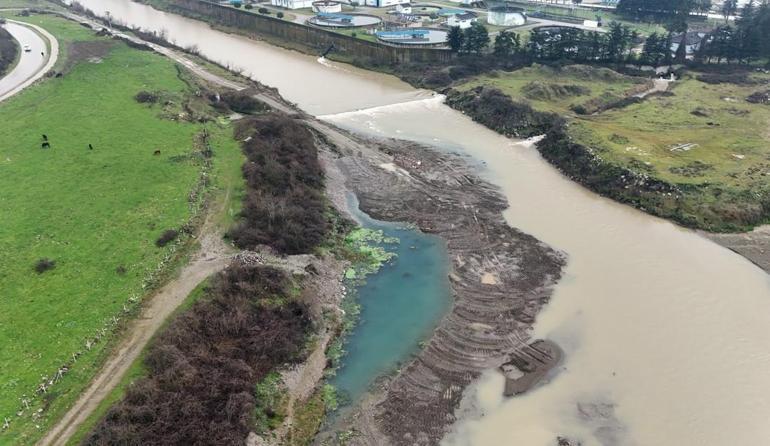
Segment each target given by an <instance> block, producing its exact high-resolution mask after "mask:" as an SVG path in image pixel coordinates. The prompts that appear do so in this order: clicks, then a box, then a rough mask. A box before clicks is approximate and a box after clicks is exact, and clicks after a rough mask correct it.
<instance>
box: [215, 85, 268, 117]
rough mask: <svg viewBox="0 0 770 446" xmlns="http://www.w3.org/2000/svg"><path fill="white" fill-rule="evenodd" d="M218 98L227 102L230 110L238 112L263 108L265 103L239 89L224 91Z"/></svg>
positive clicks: (247, 112)
mask: <svg viewBox="0 0 770 446" xmlns="http://www.w3.org/2000/svg"><path fill="white" fill-rule="evenodd" d="M220 99H221V100H222V102H224V103H225V104H227V106H228V107H229V108H230V110H232V111H234V112H238V113H245V114H249V113H254V112H257V111H262V110H265V105H264V104H263V103H262V102H260V101H258V100H256V99H254V97H252V96H251V95H249V94H247V93H243V92H240V91H232V90H230V91H226V92H224V93H222V94H221V95H220Z"/></svg>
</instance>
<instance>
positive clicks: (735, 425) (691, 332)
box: [80, 0, 770, 446]
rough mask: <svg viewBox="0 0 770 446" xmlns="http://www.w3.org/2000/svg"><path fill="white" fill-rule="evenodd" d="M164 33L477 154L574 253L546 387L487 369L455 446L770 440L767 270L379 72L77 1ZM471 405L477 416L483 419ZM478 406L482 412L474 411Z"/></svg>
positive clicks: (337, 115)
mask: <svg viewBox="0 0 770 446" xmlns="http://www.w3.org/2000/svg"><path fill="white" fill-rule="evenodd" d="M80 1H81V3H83V4H85V5H86V6H88V7H89V8H91V9H93V10H95V11H97V12H100V13H104V12H105V11H110V12H111V14H112V16H113V17H116V18H118V19H119V20H121V21H123V22H125V23H128V24H130V25H136V26H141V27H143V28H146V29H151V30H155V31H161V30H164V31H166V32H167V35H168V37H169V38H170V40H174V41H176V42H177V43H178V44H180V45H183V46H191V45H196V46H197V47H198V49H199V50H200V51H201V52H202V54H203V55H204V56H206V57H208V58H211V59H214V60H217V61H218V62H221V63H224V64H225V65H230V66H233V67H238V68H242V69H243V70H244V72H245V73H250V74H251V75H252V76H253V77H254V78H255V79H257V80H259V81H261V82H263V83H265V84H267V85H270V86H272V87H276V88H278V89H279V91H280V93H281V94H282V95H284V97H286V98H287V99H289V100H291V101H293V102H295V103H297V104H298V105H299V106H300V107H301V108H303V109H305V110H306V111H308V112H310V113H313V114H315V115H323V119H326V120H329V121H331V122H333V123H335V124H337V125H339V126H342V127H345V128H348V129H351V130H355V131H358V132H363V133H369V134H379V135H387V136H393V137H399V138H403V139H409V140H413V141H418V142H424V143H427V144H430V145H433V146H435V147H437V148H439V149H441V150H451V151H456V152H460V153H463V154H466V155H469V156H471V157H472V158H473V159H474V160H476V161H477V162H478V163H479V164H481V165H482V166H483V174H484V175H485V176H486V177H487V178H489V179H490V180H491V181H493V182H494V183H495V184H498V185H499V186H500V187H501V189H502V191H503V192H504V193H505V195H506V196H507V197H508V200H509V202H510V209H509V210H508V211H507V212H506V218H507V220H508V221H509V223H510V224H511V225H513V226H515V227H518V228H520V229H522V230H524V231H526V232H529V233H531V234H533V235H534V236H536V237H538V238H539V239H541V240H543V241H545V242H546V243H549V244H550V245H551V246H553V247H554V248H556V249H560V250H563V251H564V252H566V253H567V255H568V256H569V263H568V266H567V268H566V271H565V277H564V278H563V280H562V281H561V283H560V284H559V285H558V287H557V289H556V293H555V295H554V298H553V300H552V301H551V304H550V305H549V306H548V307H547V308H546V310H545V311H544V312H543V313H542V314H541V315H540V316H539V317H538V321H537V325H536V327H535V335H536V336H541V337H548V338H550V339H553V340H555V341H556V342H558V343H559V344H560V345H561V346H562V347H563V348H564V350H565V352H566V358H565V361H564V363H563V366H562V367H561V368H560V369H559V370H557V371H556V373H554V374H553V375H552V376H551V377H550V380H549V381H550V382H548V383H547V385H544V386H541V387H539V388H538V389H536V390H534V391H532V392H530V393H528V394H527V395H525V396H523V397H518V398H513V399H503V398H502V397H501V396H500V394H501V390H502V379H501V377H500V376H499V375H497V374H496V373H493V372H490V373H488V374H487V376H485V377H484V378H483V379H481V380H480V381H479V382H478V383H476V385H475V386H474V391H473V392H469V396H468V401H467V404H469V405H470V406H475V407H476V410H477V411H476V412H470V415H468V416H467V417H465V418H463V419H461V420H460V421H459V422H458V423H457V425H456V427H455V431H454V432H453V433H452V434H451V435H450V436H449V437H448V438H447V439H446V440H445V442H446V443H447V444H449V445H466V444H471V445H509V444H510V445H524V446H540V445H543V446H545V445H549V446H550V445H553V444H555V438H556V436H557V435H566V436H571V437H573V438H576V439H580V440H582V442H583V445H585V446H591V445H614V444H618V445H639V446H647V445H654V446H667V445H671V446H681V445H719V446H722V445H759V444H767V443H768V441H769V439H770V423H769V422H768V419H770V330H768V329H767V327H768V325H769V324H770V279H769V278H768V277H769V276H768V275H767V274H765V273H764V272H762V271H761V270H759V269H758V268H756V267H755V266H754V265H752V264H751V263H750V262H748V261H746V260H745V259H743V258H742V257H740V256H738V255H736V254H734V253H732V252H730V251H728V250H726V249H723V248H721V247H718V246H717V245H715V244H713V243H711V242H710V241H708V240H706V239H703V238H701V237H700V236H698V235H696V234H695V233H693V232H691V231H687V230H684V229H681V228H678V227H677V226H675V225H672V224H670V223H668V222H665V221H662V220H660V219H657V218H654V217H650V216H648V215H646V214H643V213H641V212H638V211H636V210H634V209H631V208H628V207H625V206H622V205H619V204H617V203H614V202H612V201H610V200H606V199H603V198H601V197H598V196H596V195H595V194H593V193H591V192H588V191H586V190H585V189H583V188H581V187H579V186H577V185H576V184H574V183H572V182H570V181H569V180H567V179H565V178H564V177H562V176H561V175H560V174H559V173H558V172H557V171H556V170H555V169H553V168H552V167H551V166H550V165H549V164H548V163H546V162H545V161H543V160H542V159H541V158H540V156H539V154H538V153H537V151H536V150H534V149H533V148H532V146H531V144H530V142H527V141H514V140H510V139H506V138H503V137H501V136H499V135H497V134H495V133H494V132H491V131H489V130H487V129H485V128H483V127H481V126H479V125H476V124H474V123H473V122H472V121H471V120H470V119H468V118H466V117H465V116H463V115H462V114H460V113H457V112H455V111H453V110H451V109H449V108H448V107H446V106H445V105H443V104H442V102H441V98H440V97H432V95H431V94H430V93H428V92H425V91H419V90H414V89H412V88H410V87H409V86H407V85H406V84H404V83H402V82H400V81H398V80H396V79H394V78H392V77H390V76H385V75H380V74H375V73H369V72H365V71H362V70H359V69H356V68H353V67H349V66H345V65H339V64H334V63H319V61H318V60H316V59H315V58H313V57H309V56H305V55H301V54H298V53H296V52H292V51H286V50H282V49H278V48H275V47H271V46H269V45H266V44H263V43H259V42H254V41H250V40H247V39H244V38H241V37H236V36H230V35H227V34H224V33H221V32H218V31H215V30H212V29H210V28H209V27H208V26H206V25H205V24H202V23H200V22H196V21H192V20H187V19H184V18H181V17H178V16H174V15H170V14H165V13H161V12H158V11H155V10H153V9H151V8H149V7H145V6H141V5H137V4H133V3H131V2H129V1H128V0H80ZM478 411H480V412H481V413H483V414H484V416H483V417H482V416H478ZM474 413H476V414H477V415H473V414H474Z"/></svg>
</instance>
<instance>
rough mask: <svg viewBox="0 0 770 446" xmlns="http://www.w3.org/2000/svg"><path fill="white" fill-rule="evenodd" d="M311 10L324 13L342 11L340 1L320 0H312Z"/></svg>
mask: <svg viewBox="0 0 770 446" xmlns="http://www.w3.org/2000/svg"><path fill="white" fill-rule="evenodd" d="M313 12H320V13H324V14H336V13H340V12H342V3H340V2H335V1H329V0H321V1H314V2H313Z"/></svg>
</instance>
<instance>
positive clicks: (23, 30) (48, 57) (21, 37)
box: [0, 20, 59, 102]
mask: <svg viewBox="0 0 770 446" xmlns="http://www.w3.org/2000/svg"><path fill="white" fill-rule="evenodd" d="M6 29H7V30H8V32H10V33H11V35H12V36H13V37H14V39H16V40H17V41H18V42H19V44H20V45H21V46H22V47H28V48H29V51H22V52H21V56H20V58H19V63H18V64H17V65H16V66H15V67H14V68H13V70H11V72H10V73H8V74H6V75H5V76H4V77H2V78H0V102H2V101H4V100H6V99H8V98H10V97H11V96H14V95H16V94H18V93H20V92H21V91H22V90H24V89H25V88H27V87H29V86H30V85H32V84H34V83H35V82H36V81H37V80H38V79H40V78H42V77H43V76H45V74H46V73H47V72H48V71H50V70H51V68H53V66H54V64H55V63H56V61H57V60H58V57H59V42H58V40H56V38H55V37H54V36H53V35H51V34H50V33H49V32H48V31H46V30H44V29H43V28H41V27H39V26H36V25H31V24H29V23H24V22H17V21H15V20H8V24H7V25H6ZM48 47H50V50H49V49H48Z"/></svg>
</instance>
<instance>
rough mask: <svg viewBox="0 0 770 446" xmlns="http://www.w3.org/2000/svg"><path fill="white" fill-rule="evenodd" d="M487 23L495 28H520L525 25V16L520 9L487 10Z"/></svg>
mask: <svg viewBox="0 0 770 446" xmlns="http://www.w3.org/2000/svg"><path fill="white" fill-rule="evenodd" d="M487 23H489V24H490V25H497V26H521V25H525V24H526V23H527V14H526V13H525V12H524V10H523V9H521V8H513V7H507V6H500V7H494V8H490V9H489V14H487Z"/></svg>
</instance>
